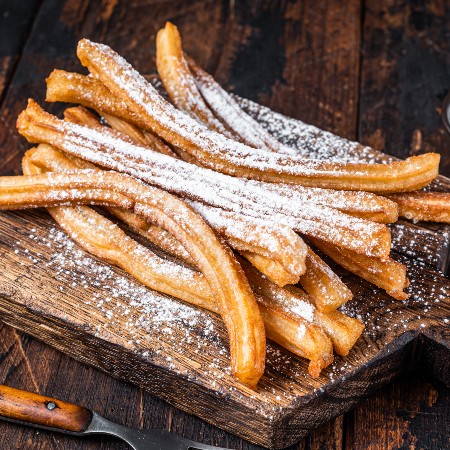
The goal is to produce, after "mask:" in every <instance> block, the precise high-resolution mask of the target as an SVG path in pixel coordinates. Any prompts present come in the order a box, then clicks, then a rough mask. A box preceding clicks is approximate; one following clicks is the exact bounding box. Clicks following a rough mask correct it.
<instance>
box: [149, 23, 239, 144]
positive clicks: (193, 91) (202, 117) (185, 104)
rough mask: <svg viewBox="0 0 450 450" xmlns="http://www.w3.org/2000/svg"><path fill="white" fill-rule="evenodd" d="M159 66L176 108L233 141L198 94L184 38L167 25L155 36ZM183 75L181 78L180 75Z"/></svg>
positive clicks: (157, 64)
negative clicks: (188, 63) (182, 44)
mask: <svg viewBox="0 0 450 450" xmlns="http://www.w3.org/2000/svg"><path fill="white" fill-rule="evenodd" d="M156 49H157V52H156V66H157V68H158V72H159V73H160V74H161V73H163V74H164V75H165V76H164V77H162V80H163V82H164V80H165V79H166V80H171V81H173V83H167V84H164V87H165V89H166V91H167V93H168V94H169V97H170V99H171V100H172V102H173V103H174V105H175V106H176V107H177V108H179V109H182V110H184V111H186V112H188V113H190V114H192V115H193V116H194V117H195V118H197V119H198V120H199V121H200V122H202V123H204V124H205V125H207V126H208V127H209V128H211V129H212V130H214V131H217V132H219V133H222V134H224V135H225V136H228V137H231V138H233V137H234V136H233V134H232V133H230V132H229V131H228V130H227V128H226V127H225V126H224V125H223V124H222V122H220V121H219V120H218V119H217V118H216V117H215V116H214V114H213V113H212V112H211V111H210V109H209V108H208V106H207V105H206V104H205V102H204V101H203V98H202V96H201V94H200V92H198V89H197V86H196V84H195V80H194V77H193V76H192V74H191V73H190V71H189V68H188V65H187V62H186V61H185V59H184V57H183V52H182V49H181V38H180V35H179V33H178V30H177V29H176V27H174V26H173V25H172V24H170V25H169V24H168V26H167V27H166V28H165V29H162V30H160V31H159V32H158V34H157V36H156ZM178 74H180V76H178Z"/></svg>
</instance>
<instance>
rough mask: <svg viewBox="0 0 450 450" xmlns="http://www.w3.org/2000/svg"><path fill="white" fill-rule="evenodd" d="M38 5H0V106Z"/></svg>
mask: <svg viewBox="0 0 450 450" xmlns="http://www.w3.org/2000/svg"><path fill="white" fill-rule="evenodd" d="M40 4H41V1H40V0H31V1H28V2H16V1H14V0H3V1H2V2H1V3H0V105H1V103H2V100H3V97H4V94H5V92H6V89H7V88H8V85H9V82H10V80H11V77H12V74H13V73H14V68H15V66H16V64H17V62H18V61H19V59H20V54H21V50H22V47H23V45H24V43H25V42H26V40H27V37H28V35H29V32H30V30H31V27H32V25H33V21H34V17H35V15H36V13H37V11H38V10H39V6H40Z"/></svg>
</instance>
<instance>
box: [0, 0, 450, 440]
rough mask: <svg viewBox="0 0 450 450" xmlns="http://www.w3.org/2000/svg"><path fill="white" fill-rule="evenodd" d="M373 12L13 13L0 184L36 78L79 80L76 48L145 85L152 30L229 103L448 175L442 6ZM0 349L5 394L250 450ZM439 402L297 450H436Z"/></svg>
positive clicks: (356, 423)
mask: <svg viewBox="0 0 450 450" xmlns="http://www.w3.org/2000/svg"><path fill="white" fill-rule="evenodd" d="M15 3H16V2H0V5H1V10H0V13H1V14H3V11H10V14H12V15H14V11H13V8H12V6H11V5H12V4H15ZM27 3H28V2H27ZM384 3H385V2H365V5H364V7H362V6H361V4H360V2H356V1H352V2H333V1H330V2H312V1H305V2H295V1H291V2H280V3H276V4H275V3H272V2H252V3H250V2H223V3H220V2H212V1H211V2H180V1H178V2H174V1H170V2H165V3H160V2H136V1H135V2H125V1H102V2H89V1H82V0H80V1H65V2H64V1H48V0H44V1H43V2H36V4H35V6H33V7H35V8H37V11H38V12H37V14H35V15H34V16H33V14H34V11H33V13H27V14H28V17H30V20H29V21H28V22H27V21H26V20H25V17H26V16H27V14H24V13H23V12H21V11H19V13H17V17H16V18H15V21H16V22H15V23H16V25H17V28H14V29H15V30H17V31H15V38H16V39H19V42H21V43H22V44H24V45H21V46H19V47H20V48H18V46H17V44H14V42H13V43H12V44H9V43H7V44H4V40H3V38H2V44H1V50H2V58H3V59H2V61H4V60H5V59H4V56H3V55H4V54H6V57H7V58H10V60H14V61H15V63H14V64H13V65H12V66H10V68H9V69H8V70H9V72H8V75H7V76H6V78H5V80H6V81H5V82H3V87H4V90H3V91H2V92H3V95H2V98H3V101H2V104H1V121H2V125H1V127H0V152H1V157H2V161H3V162H4V164H3V165H2V173H4V174H7V173H18V170H19V162H20V155H21V154H22V153H23V150H24V149H25V148H26V147H27V146H26V143H25V142H24V141H23V139H21V138H20V137H18V135H17V133H16V132H15V130H14V122H15V118H16V116H17V113H18V112H19V111H20V110H21V109H22V108H23V106H24V104H25V101H26V98H27V97H28V96H31V95H32V96H33V97H34V98H37V99H38V100H41V99H42V97H43V94H44V84H43V79H44V78H45V77H46V76H47V75H48V73H49V72H50V71H51V70H52V69H53V68H54V67H59V68H64V69H74V68H77V67H78V66H77V64H76V60H75V56H74V47H75V43H76V41H77V40H78V39H79V38H80V37H84V36H87V37H90V38H92V39H97V40H101V41H104V42H106V43H108V44H110V45H112V46H113V47H114V48H116V49H117V50H118V51H119V52H121V53H123V54H124V55H125V56H126V57H127V58H128V59H130V60H131V61H133V62H135V63H136V65H137V67H138V69H140V70H141V71H143V72H145V73H150V72H151V71H153V70H154V61H153V59H154V34H155V31H156V30H157V29H158V28H159V27H160V26H161V25H163V23H164V21H165V20H167V19H170V20H173V21H174V22H175V23H176V24H177V25H178V26H179V27H180V28H181V32H182V33H183V36H185V40H186V46H187V48H188V49H189V51H190V53H192V55H193V56H194V57H195V58H196V59H197V60H198V61H199V63H200V64H201V65H203V66H204V67H205V68H206V69H207V70H209V71H210V72H212V73H213V74H214V75H215V76H216V77H217V79H219V81H221V82H222V83H223V84H224V85H226V86H227V87H230V88H232V89H233V90H234V91H235V92H237V93H238V94H241V95H242V96H245V97H248V98H251V99H253V100H256V101H259V102H261V103H264V104H266V105H268V106H270V107H272V108H274V109H276V110H278V111H280V112H283V113H285V114H287V115H290V116H293V117H298V118H301V119H303V120H305V121H307V122H310V123H314V124H316V125H318V126H320V127H323V128H326V129H329V130H331V131H334V132H337V133H338V134H340V135H343V136H345V137H348V138H358V139H359V140H361V141H362V142H363V143H368V144H371V145H373V146H375V147H377V148H383V147H386V148H387V150H388V151H389V152H391V153H394V154H396V155H397V156H406V155H407V154H409V153H410V152H419V151H422V150H423V149H425V150H427V149H435V150H437V151H440V152H441V153H442V154H443V156H444V158H443V160H444V165H443V167H444V172H445V173H446V174H447V175H448V174H449V173H448V169H447V167H448V166H447V165H446V164H448V161H449V158H448V156H447V157H446V155H448V144H449V139H448V137H447V136H446V135H445V134H444V133H443V130H442V128H441V127H440V122H439V120H438V114H437V112H436V108H437V107H439V105H440V101H441V99H442V98H443V96H444V95H445V92H446V90H447V89H448V88H449V86H450V82H449V81H448V80H450V77H449V76H448V75H449V74H448V72H449V67H450V64H449V56H448V52H446V47H445V46H446V45H447V44H448V40H446V38H445V36H446V35H447V34H448V27H449V20H448V10H446V7H445V6H443V2H426V5H425V4H422V3H421V2H414V5H413V6H410V5H409V2H389V4H387V5H386V4H384ZM29 4H30V5H31V2H29ZM30 8H31V6H30ZM28 11H29V10H28ZM1 14H0V17H1ZM10 17H11V16H10ZM31 19H32V20H31ZM11 20H13V19H11ZM25 22H26V23H25ZM19 23H20V24H23V25H20V27H19ZM205 30H207V35H208V39H205ZM20 36H22V37H20ZM7 45H10V47H7ZM14 45H15V46H14ZM411 49H412V50H411ZM417 49H419V50H420V52H421V53H417V51H416V50H417ZM405 55H407V56H405ZM424 55H425V57H424ZM405 60H406V61H405ZM430 61H432V62H433V64H435V65H434V66H433V67H434V70H431V69H430V67H429V66H430V64H431V63H430ZM3 67H6V66H5V65H4V64H3ZM411 70H412V71H413V73H414V76H411V77H410V76H408V74H409V73H411ZM2 73H3V72H2ZM412 102H413V103H414V108H412V107H409V105H411V104H412ZM411 127H413V128H411ZM446 152H447V153H446ZM445 161H447V162H445ZM427 333H430V335H431V334H433V336H432V338H431V340H432V341H433V342H437V341H438V340H439V337H440V336H436V334H439V333H438V332H436V331H434V330H430V331H429V332H427ZM0 336H1V337H0V346H1V350H0V353H1V354H2V355H3V357H0V359H1V361H0V375H1V378H2V380H6V382H7V383H8V384H11V385H15V386H17V387H22V388H26V389H31V390H34V391H36V392H45V394H46V395H54V396H58V397H59V398H63V399H65V400H68V401H73V402H80V403H82V404H84V405H86V406H88V407H91V408H94V409H96V410H97V411H98V412H100V413H102V414H105V415H106V416H107V417H108V418H111V419H112V420H117V421H118V422H120V423H124V424H129V425H133V426H146V427H157V428H158V427H159V428H165V429H170V430H172V431H176V432H178V433H180V434H182V435H185V436H186V437H190V438H192V439H197V440H199V441H202V442H205V443H211V444H217V445H221V446H225V447H227V446H229V447H233V448H252V449H255V448H257V447H255V446H253V445H250V444H247V443H245V442H244V441H242V440H239V439H238V438H236V437H233V436H231V435H229V434H227V433H225V432H223V431H220V430H218V429H216V428H214V427H211V426H210V425H207V424H206V423H205V422H202V421H200V420H199V419H196V418H195V417H193V416H189V415H187V414H185V413H183V412H181V411H180V410H178V409H175V408H173V407H171V406H170V405H168V404H167V403H165V402H163V401H160V400H157V399H155V398H154V397H151V396H150V395H149V394H146V393H144V392H143V391H141V390H139V389H138V388H135V387H133V386H130V385H127V384H125V383H122V382H120V381H117V380H115V379H113V378H111V377H110V376H108V375H105V374H103V373H101V372H99V371H97V370H94V369H92V368H89V367H87V366H85V365H83V364H81V363H78V362H76V361H74V360H73V359H70V358H68V357H66V356H64V355H62V354H61V353H59V352H57V351H55V350H52V349H51V348H50V347H48V346H47V345H45V344H42V343H40V342H38V341H36V340H33V339H30V338H29V337H28V336H26V335H22V334H18V333H17V332H15V331H13V330H12V329H11V328H9V327H7V326H2V328H1V334H0ZM427 339H428V338H424V339H423V342H422V343H421V345H422V346H423V350H422V354H423V355H424V358H429V361H428V364H427V367H430V366H434V367H435V368H434V369H433V370H434V372H435V373H436V372H437V371H438V370H441V372H442V373H441V375H442V376H441V378H443V377H444V375H445V374H447V376H448V370H445V368H446V367H447V368H448V361H445V360H443V359H442V358H443V355H445V353H442V352H439V348H437V347H436V346H433V350H432V351H431V349H430V348H429V347H427V345H429V342H428V341H427ZM443 342H444V340H443ZM443 346H444V344H443ZM439 358H441V359H439ZM445 364H447V365H445ZM67 374H70V376H68V375H67ZM448 399H449V393H448V390H446V388H444V387H443V385H441V384H439V382H436V381H433V380H430V379H427V381H425V382H422V381H420V380H419V378H418V377H417V376H416V377H415V378H413V379H412V380H409V379H408V381H406V379H405V380H403V382H397V383H395V384H393V385H391V386H390V387H389V388H386V389H385V390H384V391H381V392H380V393H379V394H377V395H376V396H375V397H372V398H371V399H369V400H368V401H367V402H365V403H363V404H361V405H360V406H359V407H357V408H356V409H355V410H353V411H352V412H351V413H347V414H346V415H345V416H344V417H342V416H341V417H339V418H338V419H335V420H334V421H332V422H330V423H328V425H326V426H324V427H322V428H321V429H320V430H318V431H316V432H314V433H312V434H311V435H310V436H309V437H308V438H307V439H305V440H303V441H302V442H301V443H300V444H298V445H296V446H295V448H298V449H300V448H315V449H318V448H339V449H341V448H348V449H350V448H393V447H394V448H395V447H397V448H436V449H438V448H439V449H440V448H446V447H447V446H448V433H446V429H448V424H449V409H448V404H449V402H448ZM427 418H428V420H427ZM367 421H370V423H371V425H372V428H371V432H370V433H369V432H367ZM0 431H1V432H2V438H3V439H2V440H1V442H0V448H5V449H10V448H125V446H122V445H121V444H118V443H110V442H109V441H107V440H102V439H93V440H85V441H84V442H80V443H79V442H78V441H75V440H74V439H72V438H68V437H61V436H54V435H50V434H47V433H43V432H40V433H37V432H35V431H33V430H25V429H22V428H19V427H16V426H13V425H9V424H1V425H0Z"/></svg>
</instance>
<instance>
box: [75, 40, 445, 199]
mask: <svg viewBox="0 0 450 450" xmlns="http://www.w3.org/2000/svg"><path fill="white" fill-rule="evenodd" d="M77 54H78V57H79V58H80V61H81V63H82V64H83V65H84V66H86V67H87V68H88V69H89V71H90V72H91V74H92V75H93V76H94V77H96V78H98V79H100V80H101V81H102V82H103V83H104V84H105V86H106V87H107V88H108V89H109V90H110V91H112V92H113V93H114V94H115V95H116V96H119V97H121V98H122V99H123V100H124V101H125V102H126V103H127V104H128V106H129V108H130V109H131V110H132V111H133V112H134V113H135V114H138V115H139V116H141V117H142V119H143V120H145V122H147V123H148V126H149V127H150V128H151V129H152V131H153V132H154V133H155V134H157V135H158V136H160V137H161V138H162V139H164V140H165V141H166V142H168V143H169V144H172V145H174V146H176V147H180V148H181V149H182V150H184V151H186V152H187V153H190V154H191V155H193V156H195V157H196V158H197V159H198V160H199V161H200V163H201V164H202V165H204V166H206V167H209V168H211V169H213V170H216V171H222V172H224V173H227V174H230V175H233V176H242V177H244V178H249V179H256V180H263V181H269V182H282V183H289V184H291V183H292V184H302V185H306V186H316V187H326V188H335V189H343V190H365V191H371V192H380V193H381V192H383V193H388V192H389V193H390V192H406V191H411V190H415V189H420V188H421V187H424V186H426V185H427V184H429V183H430V182H431V181H432V180H433V179H434V178H436V176H437V174H438V165H439V158H440V157H439V155H438V154H434V153H429V154H426V155H420V156H415V157H411V158H408V159H407V160H405V161H398V162H393V163H391V164H363V163H355V164H350V163H349V164H342V163H330V162H324V161H317V160H308V159H304V158H301V157H296V156H290V155H281V154H277V153H269V152H267V151H265V150H260V149H254V148H252V147H249V146H247V145H245V144H241V143H238V142H235V141H233V140H231V139H228V138H226V137H225V136H223V135H221V134H219V133H216V132H214V131H212V130H209V129H208V128H206V127H205V126H204V125H201V124H199V123H198V122H197V121H196V120H194V119H192V118H191V117H189V116H188V115H186V114H185V113H183V112H182V111H180V110H177V109H176V108H175V107H173V106H172V105H171V104H170V103H168V102H167V101H166V100H165V99H164V98H163V97H162V96H161V95H159V94H158V92H157V91H156V90H155V88H153V86H152V85H151V84H149V83H148V82H147V81H146V80H145V78H144V77H142V76H141V75H140V74H139V73H138V72H137V71H135V70H134V69H133V68H132V66H131V65H130V64H128V63H127V62H126V61H125V60H124V59H123V58H122V57H120V56H119V55H118V54H117V53H115V52H114V51H113V50H112V49H111V48H109V47H108V46H106V45H103V44H96V43H93V42H90V41H89V40H87V39H83V40H81V41H80V42H79V44H78V48H77Z"/></svg>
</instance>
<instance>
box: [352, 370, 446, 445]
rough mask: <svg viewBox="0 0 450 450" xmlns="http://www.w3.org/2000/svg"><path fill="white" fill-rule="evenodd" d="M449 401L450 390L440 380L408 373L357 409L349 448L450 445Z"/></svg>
mask: <svg viewBox="0 0 450 450" xmlns="http://www.w3.org/2000/svg"><path fill="white" fill-rule="evenodd" d="M449 405H450V391H449V390H448V389H446V388H445V386H444V385H442V384H441V383H440V382H438V381H437V380H431V379H429V378H423V377H421V376H418V375H413V376H408V377H404V378H402V379H401V380H399V381H397V382H395V383H393V384H391V385H390V386H389V387H388V388H386V389H385V390H383V391H382V392H380V393H378V394H376V395H374V396H373V397H371V398H370V399H368V400H366V401H365V402H364V403H363V404H362V405H361V406H360V407H358V408H357V409H356V410H355V411H354V413H353V420H352V421H351V422H349V426H348V429H347V434H346V443H345V449H348V450H353V449H360V448H361V449H363V448H373V449H375V448H376V449H391V448H399V449H400V448H405V449H406V448H413V449H430V450H431V449H436V450H439V449H444V448H449V446H450V438H449V435H448V429H449V427H450V409H449V408H450V406H449ZM430 414H432V416H431V417H432V419H431V417H430Z"/></svg>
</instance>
